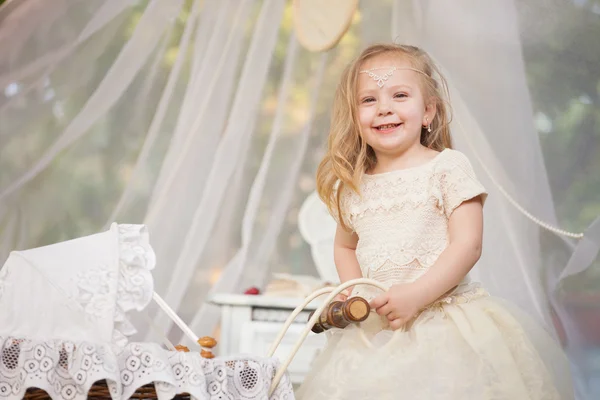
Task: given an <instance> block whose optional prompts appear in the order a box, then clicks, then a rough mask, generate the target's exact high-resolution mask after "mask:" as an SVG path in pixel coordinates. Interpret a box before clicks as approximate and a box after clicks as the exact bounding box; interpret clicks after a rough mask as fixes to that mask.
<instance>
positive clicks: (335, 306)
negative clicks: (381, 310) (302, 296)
mask: <svg viewBox="0 0 600 400" xmlns="http://www.w3.org/2000/svg"><path fill="white" fill-rule="evenodd" d="M370 312H371V306H370V305H369V302H368V301H366V300H365V299H363V298H362V297H352V298H349V299H348V300H346V301H334V302H333V303H331V304H329V305H328V306H327V308H326V309H325V310H324V311H323V313H322V314H321V316H320V317H319V318H318V319H317V322H316V323H315V324H314V325H313V326H312V328H311V330H312V331H313V332H314V333H321V332H325V331H326V330H328V329H331V328H340V329H343V328H345V327H347V326H348V325H350V324H352V323H356V322H362V321H364V320H366V319H367V317H368V316H369V313H370ZM314 313H315V312H314V311H313V312H311V313H310V315H309V316H308V319H309V320H310V318H311V317H312V316H313V314H314Z"/></svg>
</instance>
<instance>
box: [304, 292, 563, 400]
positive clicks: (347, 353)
mask: <svg viewBox="0 0 600 400" xmlns="http://www.w3.org/2000/svg"><path fill="white" fill-rule="evenodd" d="M327 335H328V342H327V345H326V347H325V349H324V350H323V351H322V352H321V354H320V355H319V356H318V357H317V358H316V360H315V361H314V363H313V365H312V367H311V372H310V373H309V375H308V376H307V378H306V379H305V381H304V383H303V384H302V385H301V387H300V388H299V389H298V390H297V392H296V394H295V396H296V399H299V400H313V399H315V400H316V399H328V400H335V399H340V400H341V399H344V400H348V399H378V400H379V399H402V400H404V399H411V400H416V399H427V400H429V399H431V400H438V399H439V400H459V399H460V400H555V399H556V400H569V399H573V398H574V394H573V388H572V382H571V375H570V370H569V363H568V360H567V358H566V357H565V355H564V353H563V351H562V349H561V348H560V346H559V345H558V344H557V343H556V342H555V340H554V339H553V338H552V337H551V336H550V335H549V334H548V333H547V332H546V331H545V330H544V329H543V328H542V327H541V326H538V325H537V324H536V323H534V322H533V321H532V320H531V319H530V318H529V317H528V316H527V315H525V313H523V312H521V311H520V310H518V309H516V307H514V306H512V305H510V304H508V303H506V302H504V301H503V300H501V299H497V298H493V297H490V296H488V295H487V293H485V291H483V289H481V288H471V289H469V290H467V291H465V292H464V293H463V294H461V295H456V296H452V297H451V298H447V299H446V301H443V302H439V303H437V304H435V305H434V306H432V307H430V308H429V309H427V310H426V311H424V312H422V313H421V314H420V315H419V316H418V317H417V318H416V319H415V320H414V321H413V322H412V323H411V324H410V326H409V327H407V329H406V330H404V331H400V330H398V331H391V330H389V327H388V325H387V320H386V319H385V318H381V317H379V316H378V315H377V314H375V313H372V314H371V315H370V317H369V318H368V319H367V320H366V321H365V322H363V323H361V324H360V326H349V327H347V328H346V329H343V330H341V329H334V330H331V331H329V333H327Z"/></svg>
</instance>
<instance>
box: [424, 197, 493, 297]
mask: <svg viewBox="0 0 600 400" xmlns="http://www.w3.org/2000/svg"><path fill="white" fill-rule="evenodd" d="M448 233H449V244H448V247H446V249H445V250H444V251H443V252H442V254H440V256H439V258H438V260H437V261H436V262H435V263H434V264H433V265H432V266H431V268H429V270H428V271H427V272H426V273H425V274H424V275H423V276H421V277H420V278H419V279H417V280H416V281H415V282H414V284H415V286H416V289H417V292H418V293H419V294H420V296H419V297H421V299H420V303H422V306H423V307H425V306H427V305H429V304H431V303H433V302H434V301H436V300H437V299H439V298H440V297H442V296H443V295H444V294H446V293H448V292H450V291H451V290H453V289H454V288H455V287H456V286H458V284H459V283H460V282H461V281H462V280H463V279H464V277H465V276H466V275H467V273H468V272H469V271H470V270H471V268H473V266H474V265H475V263H476V262H477V260H479V257H480V256H481V242H482V236H483V205H482V202H481V197H480V196H478V197H475V198H474V199H472V200H469V201H465V202H464V203H462V204H461V205H460V206H458V207H457V208H456V209H455V210H454V211H453V212H452V214H450V218H449V220H448Z"/></svg>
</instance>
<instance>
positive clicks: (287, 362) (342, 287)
mask: <svg viewBox="0 0 600 400" xmlns="http://www.w3.org/2000/svg"><path fill="white" fill-rule="evenodd" d="M355 285H370V286H375V287H377V288H379V289H381V290H383V291H384V292H387V290H388V288H387V286H385V285H384V284H382V283H381V282H378V281H376V280H373V279H368V278H359V279H352V280H350V281H347V282H344V283H342V284H341V285H339V286H338V287H336V288H323V289H319V290H317V291H315V292H313V293H312V294H310V295H309V296H307V297H306V299H304V302H303V303H302V304H300V305H299V306H298V307H296V308H295V309H294V311H293V312H292V314H291V315H290V316H289V317H288V319H287V321H286V322H285V324H284V326H283V328H282V329H281V331H280V332H279V335H278V336H277V338H276V339H275V342H274V343H273V345H272V346H271V348H270V349H269V353H268V355H267V357H272V356H273V354H274V353H275V350H277V346H279V344H280V343H281V340H282V339H283V336H284V335H285V333H286V332H287V330H288V329H289V327H290V326H291V324H292V322H294V319H295V318H296V316H297V315H298V314H300V312H301V311H302V310H303V309H304V308H305V307H306V306H307V305H308V304H309V303H310V302H311V301H313V300H314V299H315V298H317V297H319V296H321V295H323V294H326V293H329V296H327V298H325V300H324V301H323V303H322V304H321V305H320V306H319V307H318V308H317V309H316V310H315V312H314V313H313V315H312V316H311V317H310V318H309V320H308V323H307V324H306V326H305V327H304V330H303V331H302V333H301V334H300V337H299V338H298V340H297V341H296V344H295V345H294V348H293V349H292V351H291V353H290V354H289V356H288V357H287V359H286V360H285V361H284V362H283V363H282V364H281V365H280V366H279V369H278V370H277V373H276V374H275V377H274V378H273V381H272V382H271V388H270V389H269V397H271V394H273V392H274V391H275V388H276V387H277V385H279V381H281V378H282V377H283V374H285V371H286V370H287V368H288V367H289V365H290V363H291V362H292V360H293V359H294V356H295V355H296V353H297V352H298V350H299V349H300V346H302V343H303V342H304V340H306V337H307V336H308V334H309V333H310V331H311V328H312V326H313V325H314V324H315V322H317V319H318V318H319V316H320V315H321V314H322V313H323V311H324V310H325V308H326V307H327V306H328V305H329V303H330V302H331V301H332V300H333V299H334V298H335V296H337V295H338V294H340V293H341V292H342V291H344V290H345V289H347V288H349V287H350V286H355Z"/></svg>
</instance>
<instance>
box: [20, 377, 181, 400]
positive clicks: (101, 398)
mask: <svg viewBox="0 0 600 400" xmlns="http://www.w3.org/2000/svg"><path fill="white" fill-rule="evenodd" d="M87 398H88V399H93V400H112V397H110V392H109V389H108V385H107V384H106V381H104V380H102V381H98V382H95V383H94V384H93V385H92V387H91V388H90V391H89V392H88V397H87ZM23 399H25V400H50V396H48V394H47V393H46V392H45V391H44V390H42V389H37V388H31V389H28V390H27V392H25V396H24V397H23ZM130 399H148V400H154V399H158V396H157V395H156V390H155V389H154V384H149V385H145V386H142V387H140V388H138V389H137V390H136V391H135V393H134V394H133V395H132V396H131V397H130ZM173 399H177V400H189V399H190V395H189V394H187V393H182V394H180V395H177V396H175V397H173Z"/></svg>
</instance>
